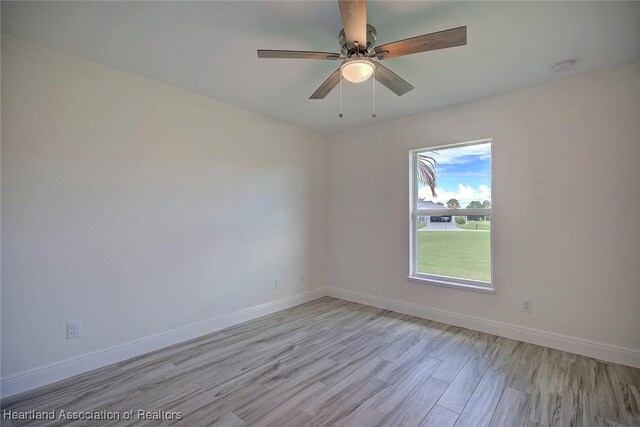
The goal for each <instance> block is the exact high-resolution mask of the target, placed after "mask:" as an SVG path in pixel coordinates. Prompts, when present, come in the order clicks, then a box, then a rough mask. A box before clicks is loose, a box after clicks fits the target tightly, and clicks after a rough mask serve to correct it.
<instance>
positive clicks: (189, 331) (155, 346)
mask: <svg viewBox="0 0 640 427" xmlns="http://www.w3.org/2000/svg"><path fill="white" fill-rule="evenodd" d="M324 296H327V288H321V289H315V290H313V291H309V292H305V293H302V294H298V295H293V296H290V297H287V298H283V299H279V300H276V301H272V302H268V303H266V304H261V305H258V306H255V307H250V308H247V309H244V310H240V311H236V312H233V313H229V314H225V315H222V316H219V317H215V318H213V319H209V320H205V321H203V322H199V323H194V324H192V325H188V326H185V327H182V328H178V329H174V330H171V331H167V332H163V333H160V334H156V335H152V336H149V337H145V338H142V339H138V340H135V341H131V342H128V343H126V344H121V345H118V346H115V347H111V348H107V349H104V350H99V351H96V352H92V353H89V354H84V355H82V356H79V357H74V358H72V359H67V360H64V361H62V362H57V363H53V364H50V365H47V366H43V367H39V368H36V369H32V370H29V371H26V372H22V373H19V374H14V375H11V376H7V377H4V378H2V379H0V396H2V397H3V398H4V397H9V396H13V395H15V394H18V393H22V392H25V391H29V390H32V389H35V388H38V387H42V386H44V385H47V384H51V383H54V382H57V381H60V380H63V379H65V378H69V377H72V376H75V375H78V374H82V373H85V372H89V371H92V370H94V369H98V368H102V367H104V366H108V365H111V364H113V363H117V362H121V361H123V360H127V359H130V358H132V357H136V356H140V355H142V354H145V353H149V352H151V351H155V350H159V349H161V348H164V347H168V346H171V345H174V344H178V343H181V342H184V341H188V340H191V339H193V338H197V337H199V336H202V335H206V334H210V333H212V332H216V331H219V330H221V329H224V328H228V327H229V326H234V325H237V324H240V323H243V322H246V321H248V320H253V319H256V318H258V317H262V316H266V315H268V314H271V313H275V312H277V311H280V310H285V309H287V308H291V307H294V306H296V305H299V304H303V303H305V302H309V301H313V300H315V299H318V298H322V297H324Z"/></svg>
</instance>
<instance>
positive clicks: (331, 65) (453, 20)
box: [2, 1, 640, 132]
mask: <svg viewBox="0 0 640 427" xmlns="http://www.w3.org/2000/svg"><path fill="white" fill-rule="evenodd" d="M368 21H369V23H370V24H372V25H374V26H375V27H376V28H377V30H378V44H383V43H387V42H390V41H394V40H398V39H403V38H407V37H411V36H416V35H420V34H425V33H430V32H434V31H439V30H443V29H447V28H451V27H458V26H461V25H466V26H467V27H468V44H467V46H464V47H457V48H452V49H446V50H441V51H434V52H428V53H422V54H416V55H412V56H407V57H402V58H393V59H389V60H387V61H384V64H385V65H386V66H387V67H389V68H390V69H392V70H393V71H395V72H396V73H398V74H399V75H400V76H402V77H404V78H405V79H406V80H408V81H409V82H410V83H412V84H413V85H414V86H415V89H414V90H413V91H411V92H409V93H407V94H406V95H404V96H402V97H397V96H396V95H394V94H392V93H391V92H390V91H388V90H387V89H386V88H384V87H383V86H381V85H379V84H378V85H377V87H376V104H377V105H376V109H377V114H378V118H377V119H375V120H376V121H381V120H386V119H390V118H394V117H400V116H406V115H410V114H415V113H418V112H421V111H425V110H429V109H434V108H439V107H443V106H446V105H452V104H457V103H461V102H466V101H470V100H473V99H478V98H482V97H486V96H491V95H495V94H498V93H503V92H507V91H510V90H514V89H518V88H523V87H527V86H532V85H537V84H540V83H545V82H550V81H553V80H558V79H561V78H566V77H570V76H573V75H577V74H581V73H584V72H587V71H591V70H596V69H601V68H606V67H611V66H615V65H619V64H625V63H629V62H633V61H637V60H640V2H424V1H422V2H400V1H373V2H370V3H369V5H368ZM341 27H342V26H341V21H340V13H339V9H338V5H337V2H335V1H283V2H278V1H264V2H243V1H235V2H234V1H227V2H46V1H45V2H5V1H3V2H2V32H3V33H7V34H9V35H12V36H15V37H19V38H22V39H26V40H29V41H32V42H35V43H39V44H42V45H45V46H49V47H52V48H55V49H59V50H62V51H65V52H68V53H70V54H73V55H76V56H79V57H82V58H86V59H89V60H92V61H96V62H99V63H102V64H106V65H109V66H111V67H115V68H118V69H121V70H125V71H128V72H131V73H135V74H138V75H141V76H144V77H147V78H150V79H153V80H157V81H160V82H164V83H167V84H169V85H171V86H175V87H179V88H182V89H186V90H189V91H191V92H196V93H200V94H202V95H205V96H208V97H211V98H213V99H217V100H220V101H223V102H226V103H229V104H232V105H236V106H239V107H242V108H246V109H248V110H252V111H255V112H258V113H261V114H264V115H267V116H270V117H274V118H276V119H280V120H283V121H287V122H290V123H295V124H298V125H301V126H304V127H307V128H309V129H314V130H318V131H321V132H335V131H338V130H341V129H347V128H351V127H355V126H359V125H367V124H369V123H371V122H372V121H373V120H374V119H372V118H371V92H372V88H371V82H370V81H368V82H367V83H363V84H360V85H353V84H347V83H345V87H344V114H345V117H344V118H343V119H339V118H338V91H337V90H334V91H333V92H332V93H331V94H330V95H329V96H328V97H327V98H326V99H324V100H313V101H312V100H309V99H308V97H309V95H310V94H311V93H312V92H313V91H314V90H315V89H316V88H317V87H318V86H319V85H320V84H321V83H322V82H323V81H324V79H325V78H326V77H327V76H328V75H329V74H330V73H331V72H333V70H335V69H336V68H337V67H338V65H339V64H338V63H337V62H335V61H314V60H285V59H261V60H259V59H258V58H257V56H256V49H258V48H261V49H300V50H321V51H335V52H338V51H339V46H338V43H337V35H338V32H339V30H340V29H341ZM570 58H571V59H576V60H577V61H578V63H577V65H576V67H575V68H574V70H572V71H571V72H568V73H564V74H554V73H553V72H551V70H550V67H551V66H552V65H553V64H555V63H557V62H559V61H562V60H565V59H570Z"/></svg>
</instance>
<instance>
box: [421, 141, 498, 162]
mask: <svg viewBox="0 0 640 427" xmlns="http://www.w3.org/2000/svg"><path fill="white" fill-rule="evenodd" d="M424 154H426V155H428V156H431V157H433V158H434V159H436V161H437V162H438V164H439V165H454V164H462V163H468V162H470V161H472V160H474V158H477V159H480V160H487V159H490V158H491V144H479V145H469V146H466V147H456V148H446V149H443V150H437V151H428V152H425V153H424Z"/></svg>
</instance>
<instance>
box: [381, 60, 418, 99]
mask: <svg viewBox="0 0 640 427" xmlns="http://www.w3.org/2000/svg"><path fill="white" fill-rule="evenodd" d="M374 76H375V78H376V80H377V81H379V82H380V83H382V84H383V85H385V86H386V87H387V89H389V90H390V91H391V92H393V93H395V94H396V95H398V96H402V95H404V94H405V93H407V92H409V91H410V90H412V89H413V86H412V85H411V84H410V83H409V82H407V81H406V80H405V79H403V78H402V77H400V76H399V75H397V74H396V73H394V72H393V71H391V70H390V69H388V68H387V67H385V66H384V65H382V64H380V63H379V62H378V63H376V71H375V74H374Z"/></svg>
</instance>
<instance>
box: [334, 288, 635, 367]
mask: <svg viewBox="0 0 640 427" xmlns="http://www.w3.org/2000/svg"><path fill="white" fill-rule="evenodd" d="M328 291H329V292H328V294H329V296H332V297H335V298H340V299H344V300H348V301H353V302H357V303H360V304H365V305H370V306H373V307H377V308H382V309H385V310H391V311H395V312H398V313H403V314H409V315H412V316H416V317H421V318H424V319H429V320H434V321H437V322H442V323H446V324H449V325H454V326H461V327H464V328H468V329H473V330H476V331H481V332H486V333H489V334H493V335H499V336H501V337H505V338H511V339H515V340H519V341H525V342H528V343H532V344H538V345H542V346H545V347H551V348H555V349H557V350H563V351H568V352H571V353H576V354H581V355H583V356H589V357H593V358H596V359H600V360H604V361H607V362H614V363H620V364H622V365H627V366H633V367H634V368H640V350H634V349H631V348H625V347H618V346H613V345H609V344H604V343H599V342H595V341H590V340H585V339H582V338H575V337H570V336H566V335H560V334H555V333H551V332H546V331H541V330H537V329H531V328H525V327H522V326H517V325H512V324H509V323H503V322H496V321H494V320H487V319H482V318H479V317H474V316H467V315H465V314H459V313H453V312H450V311H445V310H439V309H436V308H430V307H423V306H419V305H415V304H409V303H405V302H402V301H397V300H392V299H388V298H381V297H376V296H373V295H368V294H363V293H360V292H354V291H348V290H345V289H338V288H328Z"/></svg>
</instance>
